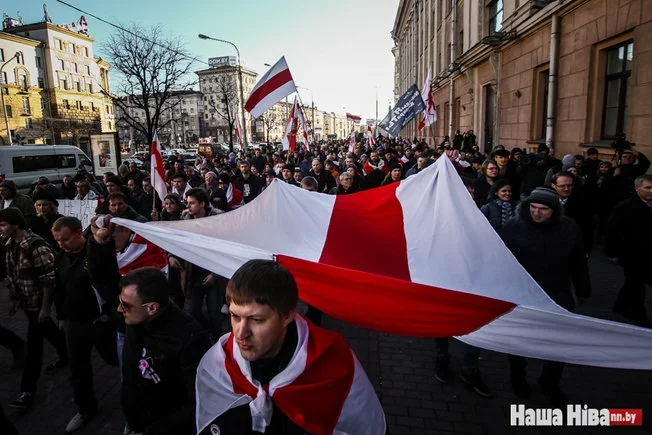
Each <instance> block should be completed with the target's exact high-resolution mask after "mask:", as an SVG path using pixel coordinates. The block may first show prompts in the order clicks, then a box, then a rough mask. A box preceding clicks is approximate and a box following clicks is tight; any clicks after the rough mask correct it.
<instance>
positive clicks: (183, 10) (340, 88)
mask: <svg viewBox="0 0 652 435" xmlns="http://www.w3.org/2000/svg"><path fill="white" fill-rule="evenodd" d="M3 3H4V5H3V6H4V7H3V11H2V12H7V14H8V15H9V16H11V17H16V15H17V11H15V10H11V9H7V6H6V5H7V3H8V2H3ZM68 3H70V4H73V5H75V6H77V7H79V8H81V9H85V10H87V11H88V12H90V13H93V14H95V15H98V16H100V17H102V18H104V19H106V20H108V21H111V22H115V23H120V24H129V23H130V22H136V23H138V24H141V25H143V26H151V25H155V24H161V25H163V26H164V27H165V28H166V29H167V30H168V31H169V32H170V33H172V34H174V35H177V36H179V37H180V38H182V40H183V41H184V42H185V43H186V48H187V49H188V50H189V51H190V52H191V53H192V54H193V55H196V56H198V57H199V58H201V59H203V60H204V61H207V60H208V58H209V57H218V56H229V55H235V52H234V51H235V50H234V49H233V47H231V46H230V45H227V44H220V43H217V42H213V41H203V40H200V39H198V38H197V34H198V33H204V34H207V35H209V36H213V37H216V38H220V39H227V40H230V41H232V42H233V43H235V44H236V45H237V46H238V48H239V49H240V54H241V56H242V60H243V64H244V65H246V66H247V67H248V68H250V69H253V70H254V71H256V72H258V74H259V77H260V76H262V74H264V73H265V71H266V70H267V67H265V66H264V64H265V63H269V64H273V63H275V62H276V61H277V60H278V59H279V58H280V57H281V56H283V55H284V56H285V58H286V59H287V62H288V65H289V67H290V71H291V72H292V75H293V77H294V80H295V83H296V84H297V86H302V87H305V88H310V89H311V90H312V94H313V95H314V99H315V104H316V105H317V106H318V107H319V108H320V109H322V110H328V111H333V112H341V113H344V112H351V113H353V114H356V115H360V116H362V117H363V118H373V117H374V116H375V104H376V87H378V105H379V110H378V111H379V118H381V119H382V118H383V116H384V115H385V114H386V113H387V106H388V103H389V100H390V99H391V98H392V87H393V75H394V59H393V56H392V54H391V49H392V46H393V41H392V38H391V36H390V33H391V31H392V26H393V24H394V18H395V15H396V9H397V7H398V0H327V1H323V0H232V1H225V0H186V1H170V0H112V1H97V0H69V1H68ZM14 5H15V8H18V7H19V8H20V14H21V16H22V17H23V20H24V22H25V23H31V22H38V21H41V20H42V19H43V1H39V0H23V1H22V2H20V6H18V3H14ZM48 6H49V11H50V16H51V18H52V21H53V22H54V23H56V24H64V23H70V22H72V21H78V20H79V17H80V15H81V14H80V13H79V12H77V11H75V10H73V9H70V8H68V7H67V6H65V5H63V4H61V3H58V2H56V1H52V0H51V1H49V2H48ZM86 18H87V20H88V26H89V35H90V36H91V37H93V38H95V40H96V48H95V50H96V53H95V54H96V56H97V55H99V56H102V54H103V53H102V51H101V50H100V49H99V48H100V47H99V46H100V45H101V44H102V42H103V41H104V40H106V38H107V35H109V34H110V33H112V32H113V31H114V29H113V28H112V27H110V26H108V25H106V24H104V23H102V22H100V21H98V20H95V19H94V18H92V17H88V16H87V17H86ZM201 68H202V65H201V64H200V65H198V66H197V69H201ZM300 93H301V97H302V99H303V102H304V104H310V101H311V93H310V91H304V90H300ZM246 97H247V96H245V98H246Z"/></svg>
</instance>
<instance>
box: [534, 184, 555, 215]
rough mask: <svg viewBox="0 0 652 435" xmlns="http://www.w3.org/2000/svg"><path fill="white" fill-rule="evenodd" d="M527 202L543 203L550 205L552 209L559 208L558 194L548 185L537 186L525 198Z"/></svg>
mask: <svg viewBox="0 0 652 435" xmlns="http://www.w3.org/2000/svg"><path fill="white" fill-rule="evenodd" d="M527 201H528V202H530V203H532V202H534V203H537V204H543V205H545V206H548V207H550V208H551V209H553V210H557V209H558V208H559V206H560V205H559V195H558V194H557V192H555V191H554V190H553V189H550V188H549V187H537V188H536V189H534V190H533V191H532V193H530V196H529V197H528V199H527Z"/></svg>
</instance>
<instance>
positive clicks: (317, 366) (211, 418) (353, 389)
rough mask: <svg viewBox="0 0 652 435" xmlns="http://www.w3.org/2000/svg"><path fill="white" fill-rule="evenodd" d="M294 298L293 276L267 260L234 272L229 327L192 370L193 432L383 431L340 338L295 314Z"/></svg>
mask: <svg viewBox="0 0 652 435" xmlns="http://www.w3.org/2000/svg"><path fill="white" fill-rule="evenodd" d="M297 299H298V290H297V284H296V281H295V280H294V277H293V276H292V274H291V273H290V272H289V271H288V270H287V269H285V268H284V267H283V266H282V265H280V264H278V263H276V262H274V261H271V260H251V261H248V262H247V263H245V264H244V265H243V266H242V267H240V268H239V269H238V270H237V271H236V272H235V273H234V274H233V277H232V278H231V280H230V281H229V283H228V286H227V289H226V300H227V304H228V308H229V311H230V314H231V326H232V328H233V332H232V333H228V334H225V335H223V336H222V337H221V338H220V339H219V341H218V343H217V344H215V345H214V346H213V347H212V348H211V349H210V350H209V351H208V352H207V353H206V355H205V356H204V358H202V361H201V363H200V365H199V367H198V369H197V400H198V402H197V414H196V419H197V431H198V433H201V434H216V433H221V434H242V435H247V434H257V433H274V434H300V433H323V434H326V433H350V434H356V435H367V434H368V435H376V434H384V433H385V429H386V427H385V416H384V413H383V409H382V407H381V405H380V402H379V401H378V398H377V396H376V393H375V392H374V390H373V387H372V385H371V383H370V382H369V379H368V378H367V375H366V374H365V372H364V369H363V368H362V366H361V365H360V363H359V362H358V360H357V358H356V357H355V355H354V354H353V352H352V351H351V349H350V348H349V346H348V345H347V343H346V341H345V340H344V338H343V337H342V336H341V335H339V334H337V333H335V332H331V331H328V330H326V329H322V328H320V327H318V326H315V325H313V324H312V323H310V322H308V321H306V320H305V319H304V318H303V317H302V316H301V315H299V314H297V312H296V305H297ZM315 400H318V401H319V403H318V404H317V403H316V402H315Z"/></svg>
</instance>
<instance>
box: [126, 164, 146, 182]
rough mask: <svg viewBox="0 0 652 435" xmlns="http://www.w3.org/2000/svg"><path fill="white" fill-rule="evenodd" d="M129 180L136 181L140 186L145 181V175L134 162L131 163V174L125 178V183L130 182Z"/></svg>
mask: <svg viewBox="0 0 652 435" xmlns="http://www.w3.org/2000/svg"><path fill="white" fill-rule="evenodd" d="M129 180H134V181H135V182H136V184H138V185H140V184H141V183H142V181H143V173H142V172H141V171H140V170H139V169H138V166H136V163H134V162H129V173H128V174H127V175H126V176H125V177H124V180H123V181H124V182H128V181H129Z"/></svg>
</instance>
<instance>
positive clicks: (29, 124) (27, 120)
mask: <svg viewBox="0 0 652 435" xmlns="http://www.w3.org/2000/svg"><path fill="white" fill-rule="evenodd" d="M25 128H32V118H25Z"/></svg>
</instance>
